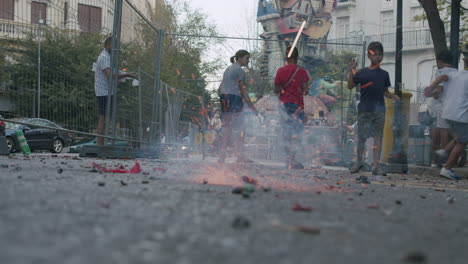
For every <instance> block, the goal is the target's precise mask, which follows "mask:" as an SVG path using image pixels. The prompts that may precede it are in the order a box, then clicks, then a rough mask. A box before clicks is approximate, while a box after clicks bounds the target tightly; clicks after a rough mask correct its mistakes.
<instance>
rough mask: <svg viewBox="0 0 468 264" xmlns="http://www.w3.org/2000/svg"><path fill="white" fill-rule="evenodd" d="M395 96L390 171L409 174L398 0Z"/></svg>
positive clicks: (401, 11) (399, 0)
mask: <svg viewBox="0 0 468 264" xmlns="http://www.w3.org/2000/svg"><path fill="white" fill-rule="evenodd" d="M395 44H396V45H395V47H396V49H395V94H396V95H398V97H400V100H399V101H395V102H394V105H393V107H394V116H393V149H392V153H391V154H390V158H389V163H390V166H389V167H390V171H391V172H397V173H406V172H408V160H407V156H406V151H405V149H404V145H403V131H404V127H405V125H406V124H404V122H405V120H404V118H403V100H402V99H403V97H402V87H403V85H402V67H403V61H402V55H403V0H397V28H396V43H395Z"/></svg>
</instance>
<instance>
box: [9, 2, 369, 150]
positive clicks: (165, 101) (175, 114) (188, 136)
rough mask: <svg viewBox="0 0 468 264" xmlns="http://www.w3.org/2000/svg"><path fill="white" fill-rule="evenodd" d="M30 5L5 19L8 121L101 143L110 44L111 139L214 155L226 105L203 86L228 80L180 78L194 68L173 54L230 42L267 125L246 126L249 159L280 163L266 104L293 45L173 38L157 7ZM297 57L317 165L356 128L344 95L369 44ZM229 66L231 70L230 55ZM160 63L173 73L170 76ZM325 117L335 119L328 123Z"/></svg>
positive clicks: (309, 46) (310, 47) (328, 46)
mask: <svg viewBox="0 0 468 264" xmlns="http://www.w3.org/2000/svg"><path fill="white" fill-rule="evenodd" d="M33 3H36V2H33ZM33 3H32V2H30V1H26V0H24V1H22V0H18V1H17V5H18V6H19V5H24V7H23V8H18V7H17V8H18V9H17V10H20V11H19V12H15V14H17V15H15V16H14V17H13V19H11V20H5V19H2V20H0V42H1V43H2V45H1V47H0V67H1V69H0V102H2V103H1V105H0V112H1V114H3V116H4V117H8V118H21V117H26V118H30V117H40V118H44V119H47V120H50V121H52V122H54V123H56V124H58V125H60V126H62V127H63V128H65V129H66V130H69V131H71V132H73V133H74V136H76V137H79V136H82V135H94V136H96V134H97V130H96V127H97V125H96V124H97V121H98V116H99V115H98V103H97V99H96V94H95V89H94V81H95V71H96V70H99V69H96V68H95V67H93V65H94V63H95V62H96V60H97V57H98V55H99V54H100V53H101V52H106V51H103V41H104V40H105V39H106V38H107V37H108V36H110V35H112V36H113V42H112V50H111V57H112V62H111V67H110V68H111V79H110V83H111V85H110V88H111V91H113V93H112V94H114V95H115V96H113V97H110V98H111V100H112V102H111V101H109V102H108V104H107V111H106V112H107V115H106V127H107V129H106V130H105V133H106V135H107V136H108V137H109V138H115V139H121V140H127V141H135V142H145V143H150V142H151V143H157V144H161V143H164V144H178V145H181V144H182V145H187V146H189V147H190V149H191V150H192V151H193V152H196V153H200V154H204V155H205V154H208V155H210V154H211V155H216V154H217V153H218V151H219V148H218V147H219V145H217V144H219V139H220V136H221V135H222V132H221V133H220V132H219V131H214V130H216V129H215V127H216V125H215V124H216V120H214V119H215V116H216V115H215V113H216V110H219V109H220V107H219V98H218V97H217V96H216V95H214V94H209V93H208V92H207V91H206V90H205V87H206V86H207V84H214V86H218V85H219V82H220V79H221V78H222V77H221V76H222V74H221V72H219V73H218V74H217V75H216V76H214V75H212V76H210V77H209V78H210V79H211V78H215V80H207V79H206V78H207V76H203V73H200V72H185V73H180V72H179V69H180V68H182V67H183V66H184V65H183V64H187V60H184V59H183V58H182V59H179V60H173V58H172V55H173V54H172V53H171V49H176V47H184V45H187V43H193V42H196V39H197V38H209V39H213V40H214V39H217V40H219V39H224V40H227V42H229V44H223V46H224V47H227V48H226V50H229V52H227V53H230V54H232V55H233V54H234V53H235V51H236V50H238V49H243V48H245V47H251V48H252V50H251V53H252V63H251V65H250V67H249V69H246V75H247V83H248V86H249V92H250V94H251V97H252V99H253V100H254V101H256V105H257V108H259V110H260V111H261V113H262V116H263V117H265V120H264V121H263V123H262V122H258V119H256V118H255V117H253V116H251V115H250V116H249V117H248V118H247V120H248V122H249V129H248V131H246V134H247V139H246V155H251V156H253V157H257V158H266V159H281V158H282V157H281V153H282V145H281V138H280V134H279V132H280V130H279V127H278V108H277V106H276V109H274V108H270V107H269V105H272V104H275V103H274V101H273V103H272V102H269V101H268V98H271V94H272V89H273V81H274V78H275V75H276V71H277V69H278V68H280V67H281V66H283V65H284V52H285V49H286V47H287V46H288V45H290V44H292V40H290V39H288V38H280V37H278V36H275V37H273V38H269V37H267V38H263V39H260V38H256V37H255V38H240V37H235V38H232V37H219V36H201V35H187V34H179V33H177V32H171V34H167V32H165V31H164V30H163V29H160V28H158V27H156V26H155V25H156V24H157V23H155V20H154V17H155V16H156V14H155V13H152V12H155V9H156V8H157V7H155V8H139V7H137V6H135V5H134V4H132V3H133V1H128V0H125V1H123V0H120V1H119V0H116V1H114V0H70V1H67V2H62V1H49V2H48V3H47V4H44V5H45V6H44V5H42V4H40V5H38V4H33ZM32 5H37V6H32ZM44 8H45V9H44ZM141 10H145V12H142V11H141ZM44 14H45V15H44ZM234 41H238V42H234ZM298 48H299V52H300V56H301V60H300V66H302V67H303V68H305V69H306V70H307V71H308V73H309V76H310V77H311V80H312V81H314V84H313V85H312V87H313V89H312V90H311V92H310V93H309V95H310V96H307V99H306V113H307V116H308V119H309V122H308V124H307V125H308V126H309V127H310V129H308V131H311V132H310V133H311V135H306V136H305V139H304V140H305V141H304V142H305V144H306V145H308V146H309V148H308V149H305V150H304V151H303V155H304V157H305V158H307V159H315V158H317V156H320V155H318V154H323V153H324V152H327V151H326V150H325V149H322V147H323V144H326V143H324V142H334V143H333V144H336V145H337V148H336V151H335V150H334V153H335V156H337V155H338V154H337V153H338V152H340V151H342V150H343V145H344V144H345V138H346V133H345V131H346V129H345V128H346V125H350V124H352V123H353V120H352V117H353V114H352V113H351V114H350V110H351V111H352V110H353V109H354V107H355V105H356V98H355V94H354V92H351V93H350V92H347V91H346V90H345V88H344V87H345V81H346V77H347V72H346V68H347V67H346V65H347V61H348V60H349V58H350V57H355V58H356V59H357V60H361V61H362V60H363V58H364V57H363V56H364V55H365V54H364V51H365V43H363V42H362V38H355V39H347V40H346V41H325V40H313V39H303V40H301V41H300V42H299V45H298ZM187 56H188V55H187ZM223 62H224V64H225V65H226V67H227V66H229V65H230V63H229V56H227V57H226V58H224V59H223ZM162 63H164V64H166V67H165V68H164V69H163V67H162V66H163V65H162ZM190 63H194V62H190ZM93 68H94V71H93ZM186 68H187V67H186ZM161 71H170V72H171V73H172V75H174V76H175V77H174V78H168V79H170V80H168V83H165V82H162V81H161ZM125 72H135V73H137V75H138V77H137V78H135V80H133V79H128V78H127V79H123V78H118V77H117V76H118V74H119V73H120V74H122V73H125ZM171 73H167V72H166V75H165V76H171ZM312 81H311V84H312ZM169 83H170V84H169ZM321 112H323V113H324V114H325V117H326V118H327V119H328V120H327V122H326V124H325V123H323V116H321V114H320V113H321ZM317 131H318V132H317ZM325 131H328V132H325ZM331 131H333V132H331ZM314 133H315V134H317V135H318V134H320V135H323V136H327V134H328V135H335V136H333V137H332V138H330V140H332V141H330V140H328V139H327V140H328V141H327V140H325V138H323V137H321V138H315V139H311V136H312V135H313V134H314ZM337 138H338V139H337ZM312 141H313V142H312ZM314 142H315V143H314ZM316 143H317V144H319V143H320V144H319V145H320V146H318V145H317V144H316ZM338 147H339V148H338ZM317 151H318V152H319V153H317ZM323 155H325V154H323ZM323 155H322V156H323ZM327 155H328V154H327Z"/></svg>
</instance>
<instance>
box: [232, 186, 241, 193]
mask: <svg viewBox="0 0 468 264" xmlns="http://www.w3.org/2000/svg"><path fill="white" fill-rule="evenodd" d="M242 191H243V189H242V187H235V188H234V189H232V193H233V194H242Z"/></svg>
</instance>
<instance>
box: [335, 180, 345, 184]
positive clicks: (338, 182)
mask: <svg viewBox="0 0 468 264" xmlns="http://www.w3.org/2000/svg"><path fill="white" fill-rule="evenodd" d="M344 183H345V182H344V181H337V182H336V184H338V185H341V184H344Z"/></svg>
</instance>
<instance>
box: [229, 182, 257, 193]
mask: <svg viewBox="0 0 468 264" xmlns="http://www.w3.org/2000/svg"><path fill="white" fill-rule="evenodd" d="M253 192H255V188H254V187H252V186H250V185H247V184H246V185H244V186H243V187H235V188H234V189H232V193H233V194H251V193H253Z"/></svg>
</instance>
